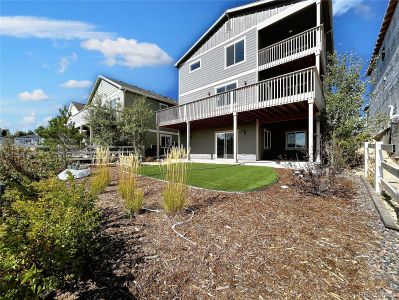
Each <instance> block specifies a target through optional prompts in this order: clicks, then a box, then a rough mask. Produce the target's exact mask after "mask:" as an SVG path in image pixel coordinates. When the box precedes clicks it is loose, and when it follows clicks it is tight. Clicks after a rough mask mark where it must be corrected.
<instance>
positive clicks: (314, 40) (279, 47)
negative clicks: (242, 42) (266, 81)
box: [258, 25, 324, 70]
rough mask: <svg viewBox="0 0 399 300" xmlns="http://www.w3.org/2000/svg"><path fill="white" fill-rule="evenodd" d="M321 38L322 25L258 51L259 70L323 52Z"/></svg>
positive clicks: (322, 33)
mask: <svg viewBox="0 0 399 300" xmlns="http://www.w3.org/2000/svg"><path fill="white" fill-rule="evenodd" d="M323 37H324V31H323V25H320V26H317V27H314V28H311V29H308V30H306V31H303V32H301V33H299V34H296V35H294V36H292V37H289V38H287V39H285V40H282V41H280V42H278V43H275V44H273V45H270V46H267V47H266V48H263V49H261V50H259V51H258V66H259V70H265V69H268V68H271V67H274V66H277V65H280V64H283V63H286V62H289V61H292V60H295V59H298V58H301V57H304V56H307V55H310V54H312V53H315V52H316V51H322V50H324V49H323V48H324V38H323Z"/></svg>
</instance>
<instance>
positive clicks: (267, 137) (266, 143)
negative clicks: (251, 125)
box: [263, 129, 272, 149]
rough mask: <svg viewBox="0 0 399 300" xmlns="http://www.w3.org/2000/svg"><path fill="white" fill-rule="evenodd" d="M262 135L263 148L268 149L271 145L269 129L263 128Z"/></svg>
mask: <svg viewBox="0 0 399 300" xmlns="http://www.w3.org/2000/svg"><path fill="white" fill-rule="evenodd" d="M263 137H264V140H263V141H264V148H265V149H270V148H271V147H272V133H271V132H270V131H269V130H266V129H265V130H264V131H263Z"/></svg>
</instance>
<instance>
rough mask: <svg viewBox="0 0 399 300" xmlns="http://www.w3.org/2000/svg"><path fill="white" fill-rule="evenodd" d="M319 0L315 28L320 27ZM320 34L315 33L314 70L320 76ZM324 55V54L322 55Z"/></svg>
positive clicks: (318, 1) (318, 0)
mask: <svg viewBox="0 0 399 300" xmlns="http://www.w3.org/2000/svg"><path fill="white" fill-rule="evenodd" d="M320 2H321V1H320V0H317V1H316V26H320V25H321V5H320ZM320 37H321V33H317V35H316V45H317V50H316V69H317V72H319V74H320V48H321V39H320ZM323 55H324V54H323Z"/></svg>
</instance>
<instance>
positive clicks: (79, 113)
mask: <svg viewBox="0 0 399 300" xmlns="http://www.w3.org/2000/svg"><path fill="white" fill-rule="evenodd" d="M97 97H99V98H100V99H102V101H108V102H111V103H113V104H117V103H118V104H120V105H122V106H123V107H124V106H129V105H134V102H135V99H137V98H138V97H145V99H146V101H147V102H148V104H149V107H150V108H151V109H152V110H153V111H154V112H156V111H157V110H160V109H166V108H169V107H171V106H175V105H176V101H174V100H173V99H171V98H169V97H165V96H162V95H159V94H156V93H154V92H151V91H148V90H145V89H142V88H139V87H137V86H134V85H131V84H128V83H125V82H123V81H120V80H115V79H112V78H109V77H105V76H101V75H100V76H98V77H97V80H96V82H95V84H94V87H93V89H92V91H91V93H90V95H89V98H88V100H87V103H86V104H85V105H83V104H81V103H76V102H72V103H71V104H70V106H69V111H70V112H71V114H72V116H71V118H70V120H69V122H70V123H73V124H74V126H75V127H77V128H80V130H81V131H82V132H85V133H86V134H87V136H88V137H90V140H92V138H93V134H94V135H95V128H94V129H93V130H91V128H90V124H88V121H87V114H88V106H89V105H90V104H92V102H93V101H94V100H95V99H96V98H97ZM82 106H83V107H82ZM93 132H94V133H93ZM92 133H93V134H92ZM158 136H159V142H160V147H159V149H160V154H164V153H165V151H166V150H167V149H169V148H170V147H171V146H172V145H173V144H177V143H178V139H179V137H178V133H177V131H176V130H173V129H164V130H161V131H159V132H158ZM156 145H157V127H156V122H155V113H154V119H153V125H152V126H151V128H150V129H149V132H148V134H147V135H146V144H145V146H146V148H152V149H153V150H154V153H155V151H156V149H157V146H156Z"/></svg>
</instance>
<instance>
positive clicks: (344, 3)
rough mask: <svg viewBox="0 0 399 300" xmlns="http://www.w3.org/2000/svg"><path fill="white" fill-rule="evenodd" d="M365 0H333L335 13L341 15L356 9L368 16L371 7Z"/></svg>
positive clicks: (359, 13) (360, 13)
mask: <svg viewBox="0 0 399 300" xmlns="http://www.w3.org/2000/svg"><path fill="white" fill-rule="evenodd" d="M364 1H365V0H333V15H334V16H337V17H338V16H341V15H344V14H345V13H347V12H348V11H349V10H351V9H354V11H355V12H356V13H357V14H358V15H362V16H364V17H368V16H369V15H370V13H371V9H370V7H369V6H368V5H366V4H364Z"/></svg>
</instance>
